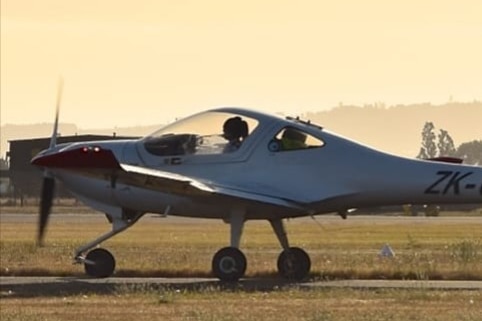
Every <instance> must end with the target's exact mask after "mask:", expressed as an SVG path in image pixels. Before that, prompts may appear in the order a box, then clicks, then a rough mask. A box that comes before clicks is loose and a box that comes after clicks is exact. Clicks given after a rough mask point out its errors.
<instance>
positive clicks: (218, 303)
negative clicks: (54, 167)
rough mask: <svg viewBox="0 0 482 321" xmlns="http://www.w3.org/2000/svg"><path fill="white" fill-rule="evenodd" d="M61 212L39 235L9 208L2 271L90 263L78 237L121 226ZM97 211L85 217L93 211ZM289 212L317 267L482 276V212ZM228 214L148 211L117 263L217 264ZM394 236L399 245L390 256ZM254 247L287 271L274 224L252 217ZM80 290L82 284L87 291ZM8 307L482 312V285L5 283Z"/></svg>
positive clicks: (411, 314) (201, 314) (305, 315)
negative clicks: (76, 288) (68, 286)
mask: <svg viewBox="0 0 482 321" xmlns="http://www.w3.org/2000/svg"><path fill="white" fill-rule="evenodd" d="M73 217H74V219H72V218H71V217H66V216H62V217H56V216H55V215H54V216H53V220H52V224H51V225H50V227H49V230H48V234H47V242H46V246H45V247H43V248H37V247H35V245H34V236H35V220H34V219H31V217H29V216H28V219H25V220H22V221H20V222H15V221H10V220H2V223H1V225H0V271H1V274H2V275H20V274H30V275H32V274H34V275H35V274H36V275H82V274H83V269H82V267H80V266H78V265H71V264H70V260H71V255H72V253H73V251H74V249H75V248H76V247H78V246H79V245H81V244H83V243H86V242H87V241H90V240H91V239H94V238H96V237H97V236H98V235H99V234H101V233H103V232H105V231H106V230H108V229H109V228H110V227H109V225H108V224H107V222H106V221H103V220H99V219H98V218H97V216H95V217H94V218H93V217H92V216H90V215H86V216H82V215H79V216H73ZM84 217H85V218H86V220H84V219H83V218H84ZM319 221H320V223H321V224H322V226H323V227H320V226H319V225H317V224H316V223H314V222H312V221H310V220H292V221H289V222H288V223H287V228H288V232H289V234H290V241H291V243H292V245H296V246H301V247H304V248H305V249H306V250H307V251H308V252H309V253H310V255H311V258H312V262H313V264H312V270H313V274H312V278H369V277H377V278H413V279H427V278H429V279H437V278H441V279H479V280H480V279H482V264H481V263H482V248H481V246H482V235H481V233H480V231H481V230H482V220H481V219H477V218H472V219H471V220H469V221H465V220H447V219H442V218H440V219H439V218H431V219H417V220H411V219H407V220H399V219H384V220H380V219H377V218H352V219H348V220H347V221H342V220H335V219H333V218H323V217H321V218H320V219H319ZM228 231H229V229H228V226H227V225H225V224H224V223H222V222H217V221H212V222H206V221H200V222H199V221H196V220H194V221H184V222H182V223H179V222H176V221H172V220H170V219H161V218H152V217H145V218H143V219H142V220H141V221H140V222H139V223H138V224H136V225H135V226H134V227H132V228H131V229H130V230H128V231H126V232H124V233H122V234H120V235H118V236H116V237H115V238H113V239H111V240H109V241H108V242H106V243H105V244H103V246H104V247H106V248H108V249H109V250H111V251H112V252H113V253H114V254H115V255H116V259H117V266H118V270H117V272H116V273H117V275H146V276H147V275H156V276H170V275H185V276H189V275H197V276H206V275H209V273H210V272H209V270H210V264H211V258H212V255H213V254H214V252H215V251H217V250H218V249H219V248H220V247H222V246H225V245H226V244H227V242H228V240H229V236H228ZM385 243H389V244H390V245H391V247H392V248H393V249H394V251H395V253H396V257H395V258H392V259H382V258H380V257H379V256H378V251H379V250H380V248H381V247H382V245H383V244H385ZM242 248H243V250H244V251H245V253H246V255H247V257H248V271H247V273H248V276H254V275H269V274H274V273H275V262H276V258H277V255H278V253H279V245H278V242H277V240H276V238H275V236H274V235H273V233H272V231H271V228H270V226H269V224H267V223H265V222H249V223H247V225H246V227H245V234H244V235H243V240H242ZM79 293H80V294H79ZM2 295H3V296H1V299H0V319H1V320H2V321H10V320H29V321H43V320H49V321H50V320H69V321H77V320H86V319H94V318H95V319H96V320H99V321H101V320H109V321H110V320H136V321H142V320H200V321H213V320H241V321H243V320H250V321H251V320H280V319H284V320H293V321H297V320H312V321H352V320H367V321H368V320H370V321H372V320H373V321H377V320H392V321H398V320H400V321H401V320H422V321H425V320H426V321H452V320H466V321H476V320H477V321H478V320H482V293H481V292H480V291H438V290H437V291H435V290H426V289H412V290H390V289H386V290H356V289H312V290H301V289H296V288H293V287H287V288H279V289H275V290H273V291H267V292H262V291H254V292H246V291H241V290H226V289H221V288H216V287H206V288H203V289H200V290H196V291H194V290H175V289H162V288H152V287H149V286H145V287H143V286H122V285H119V286H116V288H115V290H114V293H111V294H101V293H98V292H93V291H89V290H85V291H82V292H75V293H64V294H60V295H59V294H51V295H42V296H36V295H33V296H31V297H16V296H15V295H8V294H5V293H3V294H2Z"/></svg>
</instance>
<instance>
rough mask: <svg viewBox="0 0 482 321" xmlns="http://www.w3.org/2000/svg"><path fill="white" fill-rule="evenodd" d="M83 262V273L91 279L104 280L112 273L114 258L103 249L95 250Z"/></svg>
mask: <svg viewBox="0 0 482 321" xmlns="http://www.w3.org/2000/svg"><path fill="white" fill-rule="evenodd" d="M83 261H84V269H85V273H87V275H89V276H91V277H94V278H106V277H109V276H111V275H112V274H113V273H114V270H115V259H114V256H113V255H112V254H111V253H110V252H109V251H107V250H105V249H101V248H97V249H94V250H92V251H90V252H89V253H87V255H86V256H85V258H84V260H83Z"/></svg>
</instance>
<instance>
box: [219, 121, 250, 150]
mask: <svg viewBox="0 0 482 321" xmlns="http://www.w3.org/2000/svg"><path fill="white" fill-rule="evenodd" d="M248 132H249V130H248V123H247V122H246V121H244V120H242V119H241V117H239V116H236V117H231V118H229V119H227V120H226V121H225V122H224V125H223V137H224V138H225V139H226V140H227V141H228V143H227V144H226V146H225V147H224V150H223V152H224V153H230V152H234V151H235V150H237V149H238V148H239V147H240V146H241V144H242V142H243V141H244V139H245V138H246V137H247V136H248Z"/></svg>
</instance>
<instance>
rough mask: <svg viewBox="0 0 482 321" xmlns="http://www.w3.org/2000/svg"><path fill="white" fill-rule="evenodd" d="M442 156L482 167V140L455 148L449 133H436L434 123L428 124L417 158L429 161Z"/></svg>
mask: <svg viewBox="0 0 482 321" xmlns="http://www.w3.org/2000/svg"><path fill="white" fill-rule="evenodd" d="M441 156H449V157H458V158H461V159H463V160H464V163H465V164H471V165H481V166H482V140H473V141H470V142H465V143H462V144H460V145H459V146H458V147H455V144H454V141H453V139H452V137H451V136H450V134H449V133H448V131H446V130H444V129H439V130H438V133H437V131H436V128H435V125H434V124H433V122H426V123H425V125H424V126H423V129H422V146H421V147H420V152H419V153H418V155H417V158H421V159H427V158H434V157H441Z"/></svg>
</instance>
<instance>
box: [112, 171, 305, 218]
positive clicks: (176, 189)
mask: <svg viewBox="0 0 482 321" xmlns="http://www.w3.org/2000/svg"><path fill="white" fill-rule="evenodd" d="M119 165H120V168H121V169H122V171H121V172H120V173H119V177H118V179H119V180H120V181H121V182H122V183H126V184H129V185H134V186H138V187H142V188H147V189H152V190H159V191H161V192H164V193H171V194H176V195H180V196H189V197H214V196H217V197H221V198H226V199H231V200H232V199H236V200H243V201H254V202H259V203H264V204H269V205H274V206H277V207H282V208H289V209H293V210H298V211H300V210H301V211H304V210H306V208H304V206H303V205H302V204H300V203H297V202H296V201H293V200H288V199H283V198H279V197H276V196H273V195H266V194H261V193H255V192H251V191H246V190H242V189H240V188H238V187H235V186H222V185H219V184H216V183H215V182H211V181H209V182H205V181H201V180H197V179H194V178H192V177H188V176H184V175H179V174H174V173H170V172H165V171H160V170H156V169H152V168H145V167H140V166H134V165H127V164H119Z"/></svg>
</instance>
